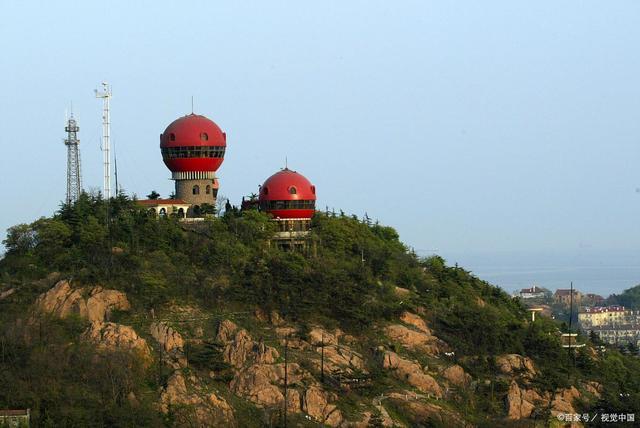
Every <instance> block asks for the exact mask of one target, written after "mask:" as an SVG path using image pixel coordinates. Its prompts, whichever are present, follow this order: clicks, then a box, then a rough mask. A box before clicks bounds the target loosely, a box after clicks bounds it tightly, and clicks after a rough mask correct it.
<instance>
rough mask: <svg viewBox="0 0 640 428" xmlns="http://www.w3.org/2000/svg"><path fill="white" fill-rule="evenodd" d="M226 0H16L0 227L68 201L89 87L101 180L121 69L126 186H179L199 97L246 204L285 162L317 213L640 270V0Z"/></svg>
mask: <svg viewBox="0 0 640 428" xmlns="http://www.w3.org/2000/svg"><path fill="white" fill-rule="evenodd" d="M215 3H216V4H214V2H207V1H199V2H168V1H166V2H162V1H127V2H122V1H115V2H87V1H77V2H63V1H56V2H44V1H40V2H30V1H22V2H8V1H5V2H2V4H1V5H0V16H1V17H2V25H0V47H1V50H0V53H1V56H0V76H1V79H0V83H1V85H2V94H1V95H0V125H2V129H3V132H2V134H0V141H1V147H2V152H3V154H2V156H1V157H0V168H1V171H2V173H1V175H0V177H1V181H0V190H1V192H2V200H3V204H2V210H1V211H0V229H3V230H4V229H6V228H7V227H9V226H10V225H13V224H16V223H20V222H28V221H32V220H33V219H35V218H37V217H38V216H42V215H49V214H50V213H52V212H53V211H54V210H55V209H56V208H57V206H58V204H59V202H60V201H61V200H62V199H63V198H64V191H65V147H64V145H63V143H62V138H63V137H64V133H63V126H64V123H63V121H64V113H65V109H67V108H68V106H69V104H70V102H71V101H73V106H74V112H75V114H76V117H77V118H78V119H79V122H80V128H81V131H80V138H81V152H82V166H83V174H84V182H85V187H86V188H88V189H91V188H95V189H98V188H100V187H101V183H102V181H101V180H102V179H101V171H102V170H101V153H100V151H99V139H100V132H101V131H100V102H99V101H98V100H96V99H95V98H94V95H93V89H94V88H95V87H97V86H98V84H99V83H100V81H102V80H108V81H109V82H111V83H112V85H113V92H114V98H113V103H112V105H113V115H112V116H113V128H112V133H113V140H114V143H115V145H116V148H117V153H118V161H119V165H118V166H119V173H120V181H121V183H123V185H124V187H125V189H126V190H127V191H128V192H133V193H137V194H138V195H145V194H147V193H148V192H149V191H150V190H152V189H156V190H157V191H159V192H160V193H161V194H162V195H163V196H166V195H168V193H169V192H170V191H171V189H172V182H171V181H170V180H168V177H169V172H168V171H167V169H166V168H165V166H164V165H163V163H162V160H161V157H160V152H159V148H158V142H159V141H158V136H159V134H160V133H161V132H162V131H163V130H164V128H165V126H166V125H167V124H168V123H170V122H171V121H172V120H173V119H175V118H177V117H179V116H181V115H184V114H187V113H190V111H191V96H192V95H193V96H194V97H195V110H196V112H197V113H201V114H204V115H206V116H208V117H210V118H211V119H213V120H214V121H216V122H217V123H218V124H219V125H220V126H221V127H222V128H223V129H224V130H225V131H226V132H227V135H228V141H229V147H228V151H227V156H226V159H225V162H224V164H223V166H222V168H221V169H220V171H219V175H220V177H221V194H223V195H226V196H228V197H230V198H231V199H232V201H234V202H235V203H238V201H239V199H240V198H241V196H242V195H245V194H249V193H251V192H252V191H255V190H256V188H257V186H258V184H259V183H261V182H262V181H263V180H264V178H266V177H267V176H269V175H270V174H271V173H273V172H275V171H276V170H277V169H278V168H279V167H281V166H283V164H284V158H285V156H287V157H288V159H289V166H290V167H292V168H294V169H297V170H299V171H300V172H302V173H304V174H305V175H307V176H308V177H309V178H310V179H311V180H312V181H313V182H314V183H315V184H316V185H317V188H318V193H319V198H320V200H319V206H320V207H324V206H325V205H328V206H329V207H335V208H336V209H339V208H342V209H344V210H345V211H347V212H353V213H357V214H359V215H362V214H364V212H367V213H368V214H369V215H370V216H371V217H373V218H378V219H380V221H381V222H383V223H385V224H389V225H393V226H395V227H396V228H397V229H398V230H399V232H400V234H401V237H402V239H403V240H404V241H406V242H407V243H408V244H410V245H412V246H414V247H415V248H416V249H417V250H418V251H419V252H422V253H425V254H426V253H429V252H430V251H431V250H433V249H437V250H438V252H439V253H441V254H443V255H444V256H445V258H447V259H448V260H449V261H450V262H454V261H458V262H459V263H461V264H462V265H465V266H468V267H470V268H472V269H474V270H478V271H482V270H483V266H485V267H486V266H494V267H495V266H507V265H509V264H510V263H511V265H513V264H514V263H515V264H518V263H520V265H523V264H527V263H529V265H534V264H535V265H544V266H547V265H549V264H554V263H555V264H562V263H574V262H575V263H574V264H581V263H596V264H598V263H600V264H605V265H607V266H610V265H617V264H624V265H625V266H632V267H633V266H635V267H638V266H640V256H639V255H640V221H639V218H640V217H639V210H640V190H638V188H640V169H639V168H638V160H639V159H640V49H638V46H639V45H640V25H639V23H640V2H638V1H637V0H629V1H622V0H618V1H612V2H602V1H586V0H581V1H564V2H557V1H541V0H536V1H530V2H514V1H482V2H478V1H456V2H453V1H443V0H442V1H438V2H433V1H424V0H422V1H412V2H410V1H384V2H383V1H322V2H315V3H313V4H312V3H311V2H279V1H268V2H267V1H242V2H237V1H228V2H215ZM584 254H588V256H589V257H590V258H589V257H587V258H581V257H582V255H584ZM555 255H558V256H557V257H556V256H555ZM514 259H518V260H520V261H519V262H514V261H513V260H514ZM605 259H606V260H605ZM545 260H546V261H545ZM563 260H565V261H563ZM589 260H591V261H589ZM545 263H546V264H545ZM487 272H488V271H487ZM638 272H640V270H638V271H636V273H635V274H632V275H631V277H630V278H629V279H628V281H627V282H625V283H624V285H632V284H630V283H629V282H633V281H635V282H640V277H635V279H633V278H634V275H637V276H640V274H638ZM531 280H532V281H535V280H536V278H535V277H532V278H531ZM506 286H507V287H509V284H506ZM622 287H623V285H620V287H619V288H622Z"/></svg>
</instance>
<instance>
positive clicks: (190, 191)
mask: <svg viewBox="0 0 640 428" xmlns="http://www.w3.org/2000/svg"><path fill="white" fill-rule="evenodd" d="M226 147H227V135H226V134H225V133H224V132H222V130H221V129H220V128H219V127H218V125H216V124H215V123H214V122H213V121H212V120H210V119H208V118H206V117H204V116H201V115H197V114H193V113H192V114H190V115H187V116H183V117H181V118H179V119H177V120H175V121H173V122H172V123H171V124H170V125H169V126H167V129H165V131H164V132H163V133H162V134H160V150H161V152H162V160H163V161H164V163H165V165H167V168H169V169H170V170H171V178H172V179H173V180H175V182H176V192H175V193H176V198H177V199H181V200H183V201H184V202H186V203H188V204H191V208H190V209H189V212H188V213H187V215H188V216H189V217H194V216H199V215H200V212H201V206H202V205H203V204H209V205H215V203H216V197H217V194H218V180H217V178H216V175H215V173H216V171H217V170H218V168H219V167H220V165H221V164H222V161H223V160H224V154H225V150H226Z"/></svg>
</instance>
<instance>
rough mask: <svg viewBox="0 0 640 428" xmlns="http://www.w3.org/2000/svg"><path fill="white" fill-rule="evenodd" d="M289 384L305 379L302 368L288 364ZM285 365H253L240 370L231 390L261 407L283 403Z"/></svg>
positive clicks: (232, 382)
mask: <svg viewBox="0 0 640 428" xmlns="http://www.w3.org/2000/svg"><path fill="white" fill-rule="evenodd" d="M287 370H288V372H287V378H288V383H290V384H294V383H296V382H298V381H299V380H300V379H302V377H303V373H302V371H301V369H300V366H299V365H298V364H295V363H291V364H288V368H287ZM283 385H284V364H283V363H280V364H253V365H251V366H249V367H247V368H244V369H242V370H240V371H239V372H238V373H237V374H236V376H235V377H234V378H233V380H232V381H231V385H230V388H231V390H232V391H233V392H234V393H236V394H237V395H240V396H242V397H244V398H246V399H248V400H249V401H252V402H253V403H255V404H258V405H260V406H274V405H276V404H279V403H282V402H283V400H284V394H283V393H282V391H281V386H283Z"/></svg>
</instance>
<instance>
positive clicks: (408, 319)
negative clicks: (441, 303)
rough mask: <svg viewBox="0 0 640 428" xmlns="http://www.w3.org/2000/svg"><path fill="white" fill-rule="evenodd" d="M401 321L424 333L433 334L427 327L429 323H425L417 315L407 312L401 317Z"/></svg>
mask: <svg viewBox="0 0 640 428" xmlns="http://www.w3.org/2000/svg"><path fill="white" fill-rule="evenodd" d="M400 321H402V322H403V323H405V324H408V325H412V326H414V327H415V328H417V329H418V330H420V331H421V332H423V333H427V334H432V333H431V329H430V328H429V327H427V323H425V322H424V320H423V319H422V318H420V316H418V315H416V314H412V313H411V312H406V311H405V312H403V313H402V314H401V315H400Z"/></svg>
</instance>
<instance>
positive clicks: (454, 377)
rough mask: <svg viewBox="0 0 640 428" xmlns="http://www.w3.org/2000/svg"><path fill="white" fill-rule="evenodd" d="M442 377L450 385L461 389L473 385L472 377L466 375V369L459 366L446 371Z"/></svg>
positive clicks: (448, 368)
mask: <svg viewBox="0 0 640 428" xmlns="http://www.w3.org/2000/svg"><path fill="white" fill-rule="evenodd" d="M441 375H442V377H443V378H445V379H446V380H448V381H449V383H450V384H452V385H455V386H457V387H460V388H464V387H467V386H468V385H469V384H470V383H471V376H470V375H469V374H467V373H465V371H464V369H463V368H462V367H460V366H459V365H457V364H455V365H453V366H450V367H447V368H446V369H444V370H443V371H442V373H441Z"/></svg>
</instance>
